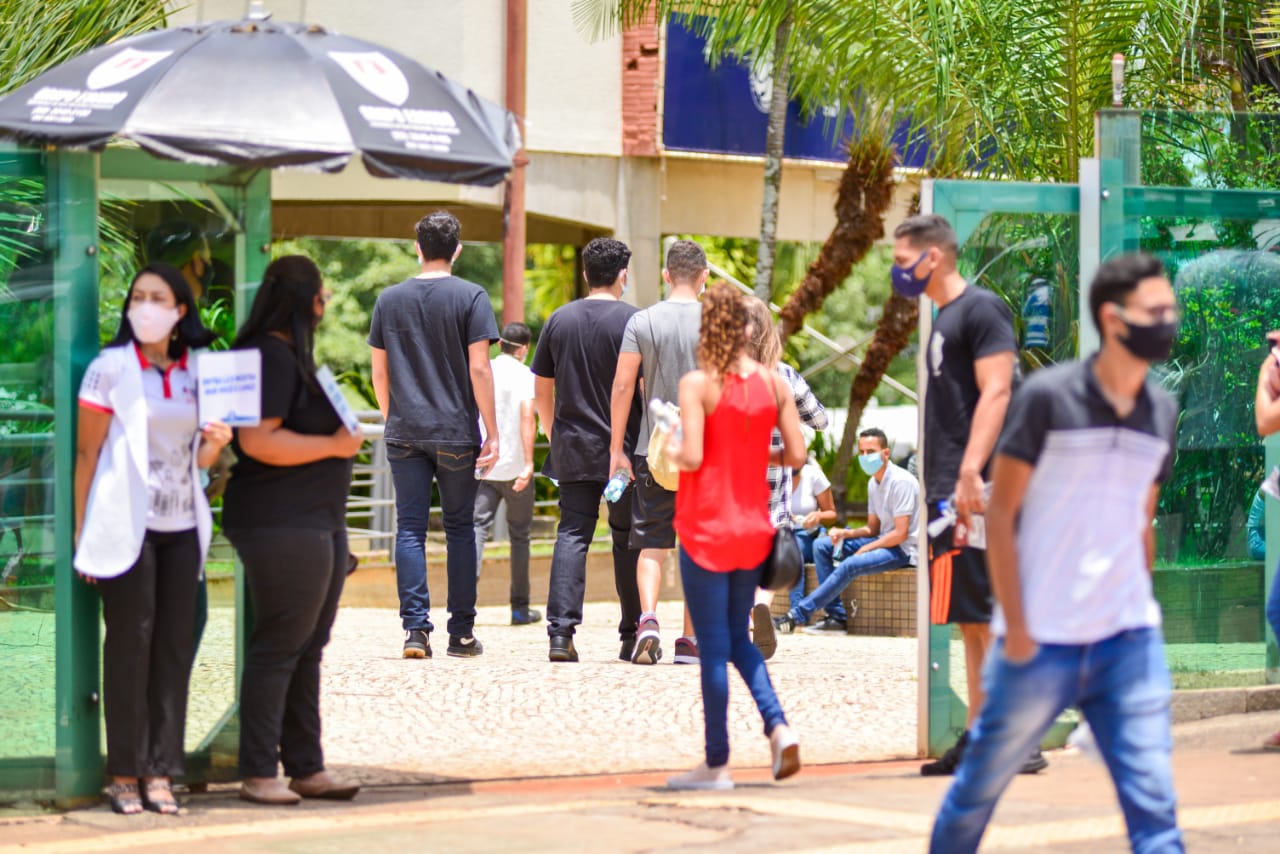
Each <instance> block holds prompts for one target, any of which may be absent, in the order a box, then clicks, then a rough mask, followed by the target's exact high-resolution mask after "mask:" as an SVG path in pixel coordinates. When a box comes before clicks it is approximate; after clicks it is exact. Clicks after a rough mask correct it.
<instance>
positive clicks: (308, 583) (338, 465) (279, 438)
mask: <svg viewBox="0 0 1280 854" xmlns="http://www.w3.org/2000/svg"><path fill="white" fill-rule="evenodd" d="M321 284H322V283H321V279H320V270H319V268H317V267H316V265H315V263H313V262H312V261H311V260H310V259H309V258H305V257H303V256H301V255H287V256H285V257H283V258H277V259H276V260H275V261H273V262H271V264H270V265H269V266H268V267H267V270H266V272H265V274H264V275H263V279H262V287H261V288H260V289H259V290H258V295H257V298H256V299H255V300H254V302H253V310H252V311H251V312H250V314H249V319H248V321H246V323H245V325H244V327H243V328H242V329H241V330H240V334H239V336H238V337H237V338H236V342H235V347H236V348H237V349H240V348H243V349H256V350H258V351H260V352H261V353H262V421H261V423H260V424H259V425H258V426H257V427H248V428H245V427H242V428H240V429H239V430H238V431H237V437H236V443H235V446H234V447H235V450H236V453H237V455H238V457H239V462H237V463H236V465H235V468H233V469H232V475H231V478H230V481H229V482H228V484H227V491H226V495H225V497H224V501H223V511H222V513H223V515H222V524H223V528H224V530H225V531H226V533H227V537H228V539H230V540H231V542H232V544H233V545H234V546H235V548H236V551H237V552H238V553H239V555H240V559H241V561H243V563H244V569H245V576H246V579H247V582H248V589H249V599H250V602H251V603H252V606H253V628H252V631H251V634H250V636H249V644H248V649H247V651H246V654H245V666H244V675H243V678H242V681H241V684H240V774H241V777H242V778H243V784H242V786H241V789H240V797H241V798H243V799H244V800H247V801H252V802H254V803H265V804H296V803H298V801H299V800H300V799H301V798H304V797H307V798H333V799H349V798H352V797H354V796H355V793H356V791H357V789H358V788H359V787H358V786H355V785H348V784H345V783H342V782H340V781H337V780H335V779H333V778H332V777H331V776H330V775H329V773H328V772H327V771H325V770H324V754H323V751H322V750H321V747H320V657H321V653H322V652H323V650H324V647H325V645H326V644H327V643H328V642H329V632H330V629H331V628H332V627H333V620H334V616H335V615H336V614H337V610H338V599H339V597H340V596H341V595H342V583H343V581H344V579H345V578H346V574H347V556H348V551H347V532H346V500H347V492H348V490H349V488H350V486H351V465H352V457H354V456H355V455H356V453H357V452H358V451H359V450H360V446H361V444H362V442H363V438H362V437H361V436H359V435H352V434H351V433H350V432H348V431H347V429H346V428H345V427H344V426H343V425H342V422H341V421H340V419H339V418H338V414H337V413H336V412H335V411H334V408H333V406H332V405H331V404H330V403H329V401H328V399H327V398H326V397H325V395H324V392H323V391H321V389H320V386H319V384H318V383H317V381H316V376H315V374H316V365H315V361H314V359H313V357H312V344H313V336H314V333H315V329H316V327H317V326H318V325H319V323H320V318H321V317H323V316H324V306H325V301H326V299H327V295H326V293H325V292H324V291H323V290H322V287H321ZM280 762H283V763H284V771H285V774H287V775H288V776H289V777H291V778H293V779H292V781H291V782H290V783H289V785H288V786H286V785H285V784H284V781H283V780H281V779H279V778H278V777H277V776H276V773H277V767H278V764H279V763H280Z"/></svg>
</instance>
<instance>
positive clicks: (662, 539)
mask: <svg viewBox="0 0 1280 854" xmlns="http://www.w3.org/2000/svg"><path fill="white" fill-rule="evenodd" d="M631 471H632V473H633V474H635V476H636V491H635V496H634V497H633V498H632V499H631V537H630V539H629V540H628V541H627V545H628V546H630V547H631V548H633V549H673V548H675V546H676V529H675V528H674V527H672V523H673V522H674V521H675V518H676V494H675V493H674V492H672V491H670V490H667V489H663V488H662V487H661V486H659V485H658V482H657V481H655V480H654V479H653V475H651V474H649V461H648V459H646V458H645V457H641V456H635V457H632V458H631Z"/></svg>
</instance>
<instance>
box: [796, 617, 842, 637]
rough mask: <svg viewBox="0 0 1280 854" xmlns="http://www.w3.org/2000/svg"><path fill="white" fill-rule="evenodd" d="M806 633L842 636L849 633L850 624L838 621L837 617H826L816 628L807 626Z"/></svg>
mask: <svg viewBox="0 0 1280 854" xmlns="http://www.w3.org/2000/svg"><path fill="white" fill-rule="evenodd" d="M804 630H805V631H806V632H815V633H817V634H841V635H845V634H848V633H849V624H848V623H846V622H845V621H844V620H837V619H836V618H835V617H826V618H825V619H823V621H822V622H821V623H818V624H817V625H815V626H805V627H804Z"/></svg>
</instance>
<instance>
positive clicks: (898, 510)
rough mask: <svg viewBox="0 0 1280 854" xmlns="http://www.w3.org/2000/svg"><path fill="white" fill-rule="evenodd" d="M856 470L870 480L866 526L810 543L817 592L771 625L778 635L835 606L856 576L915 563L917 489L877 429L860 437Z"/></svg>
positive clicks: (828, 627) (835, 623)
mask: <svg viewBox="0 0 1280 854" xmlns="http://www.w3.org/2000/svg"><path fill="white" fill-rule="evenodd" d="M858 464H859V465H860V466H862V470H863V471H864V472H866V473H867V474H869V475H870V476H871V481H870V482H869V483H868V484H867V524H866V525H864V526H863V527H861V528H853V529H849V528H832V529H831V530H830V531H828V532H827V536H825V537H822V538H820V539H819V540H818V541H817V542H816V543H814V546H813V565H814V568H815V569H816V570H817V571H818V589H817V590H815V591H813V592H812V593H810V594H809V595H808V596H806V597H804V598H803V599H801V600H800V601H799V602H797V603H795V604H793V605H792V606H791V610H789V611H788V612H787V615H786V616H785V617H778V618H777V619H776V620H774V624H775V625H776V626H777V628H778V630H779V631H781V632H786V633H788V634H789V633H791V632H794V631H795V629H796V626H804V625H807V624H808V622H809V619H810V618H811V617H812V616H813V615H814V613H816V612H817V611H818V610H820V609H822V608H826V607H827V606H828V605H830V604H831V603H832V602H834V601H838V600H839V598H840V594H841V593H843V592H844V589H845V588H846V587H848V586H849V583H850V582H851V581H853V579H855V578H857V577H858V576H861V575H872V574H874V573H877V572H885V571H887V570H890V569H899V568H901V567H904V566H913V565H914V564H915V562H916V550H917V547H916V535H917V532H918V526H917V520H918V515H919V514H918V510H919V497H920V486H919V484H918V483H917V481H916V479H915V478H914V477H912V476H911V475H910V474H908V473H907V472H906V470H905V469H902V468H900V467H899V466H896V465H894V464H893V463H892V462H890V461H889V439H888V437H886V436H885V434H884V431H882V430H880V429H878V428H875V427H871V428H868V429H866V430H863V431H862V432H861V433H860V434H858ZM836 561H839V563H838V564H837V563H836ZM828 613H830V612H829V611H828ZM815 628H817V627H815ZM820 628H821V629H822V630H823V631H834V630H844V629H846V628H847V624H846V625H843V626H842V625H840V624H839V619H838V618H835V617H830V616H828V617H827V619H826V621H824V623H823V624H822V626H821V627H820Z"/></svg>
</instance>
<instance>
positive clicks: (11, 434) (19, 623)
mask: <svg viewBox="0 0 1280 854" xmlns="http://www.w3.org/2000/svg"><path fill="white" fill-rule="evenodd" d="M270 188H271V185H270V175H269V173H268V172H266V171H263V170H237V169H231V168H225V167H218V168H214V167H200V166H190V165H185V164H179V163H174V162H170V161H162V160H158V159H156V158H153V157H151V156H150V155H148V154H146V153H144V152H142V151H140V150H137V149H134V148H128V147H119V148H114V147H113V148H110V149H108V150H107V151H105V152H103V153H102V154H90V153H72V152H64V151H40V150H28V149H18V148H12V147H9V148H4V149H0V655H3V661H0V721H3V722H4V726H3V727H0V796H3V797H4V798H5V799H6V800H11V799H16V798H22V797H32V796H39V797H48V796H49V795H51V794H52V795H53V796H55V797H56V799H57V800H58V802H59V803H61V804H64V805H69V804H73V803H75V802H77V801H78V800H79V799H83V798H87V797H96V796H97V793H98V791H99V790H100V788H101V785H102V768H103V760H102V750H101V747H102V744H103V741H102V714H101V702H100V679H99V661H100V657H101V645H100V644H101V635H102V631H101V619H100V608H99V604H98V597H97V594H96V592H95V591H94V590H93V588H92V587H89V586H88V585H86V584H83V583H80V582H78V581H76V579H75V578H74V572H73V569H72V565H71V558H72V548H73V546H72V535H73V532H72V525H73V522H72V519H73V503H72V484H73V479H72V473H73V467H74V462H75V453H76V450H75V423H76V396H77V391H78V388H79V382H80V378H81V376H82V375H83V372H84V369H85V367H86V366H87V364H88V363H89V361H90V360H91V359H92V358H93V357H94V355H95V354H96V353H97V352H98V349H99V346H100V342H101V341H102V340H104V338H107V337H110V335H111V334H113V333H114V331H115V329H116V327H117V325H118V323H119V319H120V310H121V308H120V307H121V301H122V298H123V296H124V293H125V289H126V288H127V287H128V283H129V280H130V279H131V277H132V275H133V272H134V271H135V270H136V269H137V267H138V266H139V265H140V264H141V263H143V261H144V259H163V260H166V261H170V262H171V263H174V264H175V266H182V265H183V263H184V260H190V258H189V257H188V258H187V259H183V258H181V257H178V256H177V255H175V254H174V253H175V252H176V253H179V254H180V253H183V252H186V253H187V255H188V256H191V255H197V256H199V261H198V262H197V263H196V264H194V265H193V266H192V267H191V269H198V270H199V271H200V273H201V281H202V283H203V284H204V285H205V289H206V294H205V298H204V302H205V303H206V304H208V303H211V302H217V301H219V300H221V302H220V303H219V304H220V305H221V307H222V310H223V311H224V312H225V313H227V323H228V324H229V326H230V327H231V328H234V315H235V313H236V311H237V310H243V308H244V307H247V306H248V304H249V301H250V300H251V299H252V295H253V290H254V287H255V285H254V283H256V282H257V281H259V280H260V277H261V273H262V270H263V268H264V267H265V265H266V262H267V260H268V259H269V252H270V242H271V228H270V202H271V189H270ZM201 262H202V263H201ZM206 269H207V270H208V271H209V272H205V270H206ZM218 557H222V559H223V561H229V556H226V555H222V556H219V555H213V556H211V567H210V569H211V571H210V577H209V585H208V590H209V603H210V607H209V608H208V614H209V618H208V622H207V624H206V625H205V627H204V630H203V640H202V643H201V646H200V651H199V655H198V657H197V663H196V669H195V675H194V676H193V683H192V694H191V702H190V715H189V721H188V726H187V748H188V752H189V753H190V754H191V757H190V761H189V771H190V775H191V778H192V779H193V780H197V781H199V780H209V779H217V778H219V777H225V776H227V775H229V774H230V773H233V767H228V766H229V765H230V766H233V765H234V761H233V757H234V751H235V744H234V733H233V732H231V726H229V724H232V723H233V722H234V713H233V710H234V703H235V696H234V692H235V690H236V685H238V682H239V680H238V679H236V678H235V675H236V671H237V666H238V665H237V662H238V660H239V655H238V650H239V647H240V639H241V638H242V637H243V634H244V633H243V631H242V630H240V629H239V628H238V627H237V625H236V616H235V615H237V614H243V613H244V609H243V608H235V607H233V605H234V603H235V601H236V600H237V599H238V598H241V597H242V596H243V592H242V591H240V590H238V589H237V584H238V582H237V581H236V575H235V573H234V571H233V570H230V569H229V565H228V570H227V571H224V572H218V571H217V570H216V566H215V564H216V560H217V558H218Z"/></svg>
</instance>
